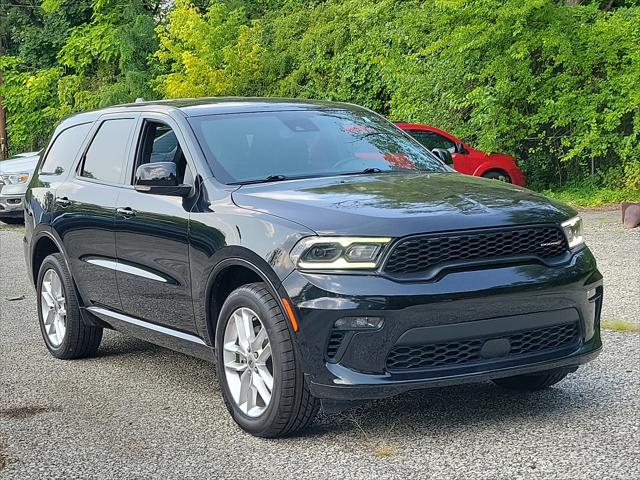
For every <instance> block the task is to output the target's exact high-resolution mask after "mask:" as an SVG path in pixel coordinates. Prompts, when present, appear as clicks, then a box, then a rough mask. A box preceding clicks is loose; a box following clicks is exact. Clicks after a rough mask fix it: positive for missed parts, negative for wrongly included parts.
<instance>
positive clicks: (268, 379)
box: [258, 364, 273, 392]
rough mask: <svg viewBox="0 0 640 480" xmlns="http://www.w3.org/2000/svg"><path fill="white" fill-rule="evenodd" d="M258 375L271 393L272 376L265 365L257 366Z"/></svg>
mask: <svg viewBox="0 0 640 480" xmlns="http://www.w3.org/2000/svg"><path fill="white" fill-rule="evenodd" d="M258 375H259V376H260V379H261V380H262V381H263V382H264V384H265V385H266V386H267V388H268V389H269V392H271V391H272V390H273V376H272V375H271V372H269V369H268V368H267V366H266V365H260V364H258Z"/></svg>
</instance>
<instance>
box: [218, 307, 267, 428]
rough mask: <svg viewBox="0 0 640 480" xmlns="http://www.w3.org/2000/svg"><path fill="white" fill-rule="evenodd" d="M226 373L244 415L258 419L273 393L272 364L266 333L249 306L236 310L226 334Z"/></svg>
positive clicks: (237, 403)
mask: <svg viewBox="0 0 640 480" xmlns="http://www.w3.org/2000/svg"><path fill="white" fill-rule="evenodd" d="M223 348H224V352H223V361H224V371H225V376H226V380H227V385H228V387H229V391H230V392H231V396H232V397H233V400H234V402H235V403H236V405H237V406H238V408H239V409H240V411H241V412H242V413H244V414H245V415H247V416H249V417H254V418H255V417H259V416H260V415H262V414H263V413H264V411H265V410H266V409H267V407H268V406H269V402H270V401H271V394H272V391H273V361H272V358H271V344H270V343H269V336H268V334H267V330H266V328H265V326H264V325H263V323H262V321H261V320H260V318H259V317H258V315H257V314H256V313H255V312H254V311H253V310H251V309H250V308H247V307H241V308H238V309H237V310H235V311H234V312H233V313H232V314H231V317H230V318H229V320H228V322H227V325H226V327H225V332H224V346H223Z"/></svg>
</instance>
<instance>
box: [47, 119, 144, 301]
mask: <svg viewBox="0 0 640 480" xmlns="http://www.w3.org/2000/svg"><path fill="white" fill-rule="evenodd" d="M136 117H137V114H132V115H129V116H126V115H106V116H103V117H101V118H100V119H99V120H98V121H97V122H96V125H95V127H94V128H93V130H92V132H91V135H90V137H91V140H90V141H89V142H88V145H87V146H86V147H85V150H84V152H83V155H82V156H81V158H80V161H79V163H78V166H77V170H76V171H75V172H74V174H73V175H71V176H70V177H69V180H68V181H66V182H64V183H63V184H61V185H60V186H59V187H58V188H57V189H56V192H55V209H56V215H55V216H54V218H53V221H52V227H53V228H54V229H55V230H56V231H57V233H58V234H59V235H60V237H61V239H62V242H63V245H64V247H65V250H66V253H67V256H68V259H69V263H70V267H71V271H72V273H73V276H74V279H75V280H76V284H77V285H78V288H79V289H80V292H81V294H82V297H83V299H84V300H85V302H87V303H89V304H93V305H102V306H106V307H109V308H111V309H117V310H119V309H120V308H121V304H120V297H119V294H118V287H117V283H116V267H117V263H116V262H117V261H116V241H115V231H114V227H115V209H116V200H117V198H118V192H119V190H120V188H122V185H123V182H124V175H125V168H126V165H127V161H128V154H129V148H130V143H131V139H132V137H133V132H134V129H135V125H136ZM45 166H46V160H45Z"/></svg>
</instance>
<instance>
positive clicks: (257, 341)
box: [251, 326, 267, 352]
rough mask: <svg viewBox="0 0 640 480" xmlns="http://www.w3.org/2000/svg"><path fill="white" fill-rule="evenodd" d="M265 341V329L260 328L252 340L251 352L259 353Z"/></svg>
mask: <svg viewBox="0 0 640 480" xmlns="http://www.w3.org/2000/svg"><path fill="white" fill-rule="evenodd" d="M265 340H267V329H266V328H264V327H262V326H261V327H260V331H259V332H258V334H257V335H256V337H255V338H254V339H253V342H251V348H252V349H253V351H254V352H259V351H260V349H261V348H262V345H263V344H264V341H265Z"/></svg>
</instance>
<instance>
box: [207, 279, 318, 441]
mask: <svg viewBox="0 0 640 480" xmlns="http://www.w3.org/2000/svg"><path fill="white" fill-rule="evenodd" d="M243 315H244V316H243ZM238 322H240V324H241V325H247V327H246V328H244V327H242V326H240V327H238V326H237V325H238ZM245 322H246V323H245ZM262 329H264V331H265V332H266V338H265V337H264V335H265V332H262ZM240 330H242V331H243V332H250V333H249V335H248V336H251V335H253V338H254V340H255V339H257V338H261V340H260V341H259V343H256V342H258V341H257V340H255V341H253V342H251V341H247V342H245V343H246V344H247V345H252V346H251V347H249V346H246V347H245V346H242V343H243V342H242V341H241V338H244V337H245V335H244V334H240V333H238V332H239V331H240ZM248 336H247V337H248ZM236 340H237V341H236ZM256 345H257V346H256ZM267 347H268V348H269V354H268V360H264V361H263V354H262V352H265V351H266V349H267ZM252 355H255V359H254V358H253V357H252ZM265 358H266V357H265ZM216 360H217V362H216V369H217V373H218V381H219V382H220V388H221V390H222V396H223V398H224V402H225V404H226V406H227V409H228V410H229V413H231V416H232V417H233V419H234V420H235V421H236V423H237V424H238V425H239V426H240V427H242V429H243V430H245V431H246V432H248V433H250V434H252V435H255V436H258V437H282V436H285V435H291V434H293V433H295V432H298V431H300V430H302V429H304V428H305V427H306V426H307V425H308V424H309V423H311V421H313V419H314V418H315V416H316V413H317V411H318V408H319V401H318V400H317V399H316V398H314V397H313V396H312V395H311V393H310V392H309V389H308V388H307V385H306V383H305V380H304V375H303V372H302V367H301V362H300V358H299V354H298V353H297V351H296V349H295V345H294V343H293V341H292V338H291V333H290V330H289V326H288V325H287V320H286V319H285V317H284V315H283V314H282V311H281V309H280V306H279V305H278V302H277V301H276V300H275V298H274V297H273V295H271V293H270V292H269V290H268V289H267V287H266V285H265V284H264V283H251V284H248V285H244V286H241V287H239V288H237V289H236V290H234V291H233V292H231V294H230V295H229V297H228V298H227V299H226V301H225V302H224V305H223V306H222V309H221V311H220V317H219V320H218V324H217V327H216ZM259 362H262V363H259ZM264 362H267V363H266V364H265V363H264ZM265 369H266V373H265ZM251 370H253V371H251ZM245 376H246V377H245ZM254 376H255V377H254ZM269 377H271V378H270V379H269ZM263 379H264V380H263ZM269 380H270V382H269ZM243 381H244V382H246V383H244V385H245V386H244V387H243ZM253 382H255V383H253ZM269 383H271V386H272V388H271V389H270V391H268V393H267V391H265V390H264V386H265V385H267V386H268V384H269ZM243 388H245V390H242V389H243ZM243 391H244V392H245V394H244V395H243V394H242V392H243ZM246 392H249V393H246ZM261 392H264V393H267V394H266V395H265V396H266V397H268V401H265V400H264V398H263V393H261ZM250 395H253V397H252V400H249V396H250ZM245 400H246V401H245Z"/></svg>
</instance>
